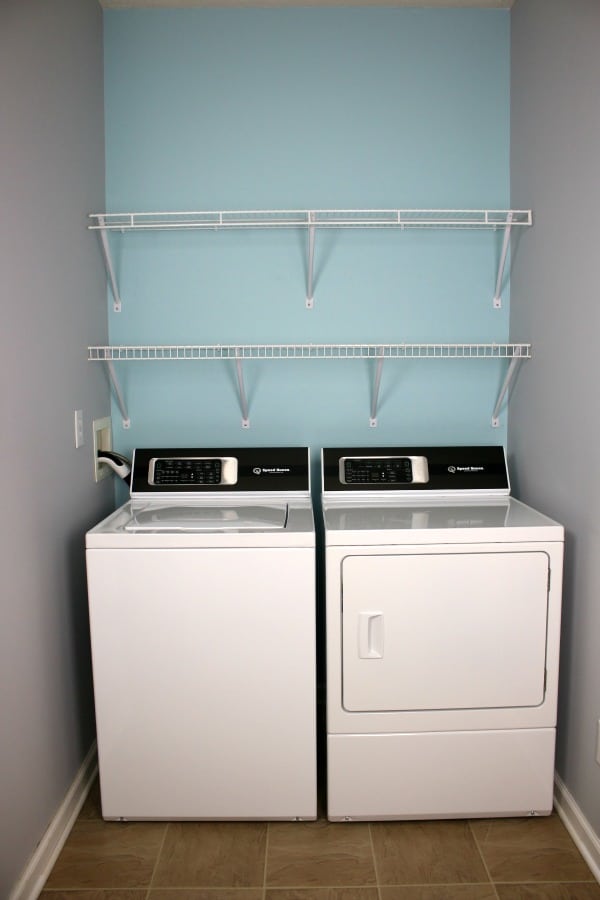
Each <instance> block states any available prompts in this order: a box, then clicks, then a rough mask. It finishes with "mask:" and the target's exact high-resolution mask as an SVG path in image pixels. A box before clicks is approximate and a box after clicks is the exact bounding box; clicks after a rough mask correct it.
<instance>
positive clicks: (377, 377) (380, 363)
mask: <svg viewBox="0 0 600 900" xmlns="http://www.w3.org/2000/svg"><path fill="white" fill-rule="evenodd" d="M381 352H382V354H383V348H382V349H381ZM382 372H383V355H382V356H378V357H377V368H376V369H375V381H374V382H373V393H372V395H371V416H370V418H369V427H370V428H377V404H378V401H379V388H380V387H381V375H382Z"/></svg>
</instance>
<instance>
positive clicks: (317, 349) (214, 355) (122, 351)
mask: <svg viewBox="0 0 600 900" xmlns="http://www.w3.org/2000/svg"><path fill="white" fill-rule="evenodd" d="M530 357H531V344H496V343H492V344H446V343H444V344H406V343H403V344H170V345H154V344H152V345H151V344H144V345H139V344H138V345H132V344H131V345H119V346H103V347H88V360H89V361H90V362H103V363H105V364H106V368H107V371H108V375H109V378H110V382H111V385H112V388H113V391H114V393H115V397H116V400H117V403H118V405H119V409H120V410H121V415H122V417H123V427H124V428H129V425H130V419H129V414H128V412H127V406H126V404H125V399H124V397H123V392H122V390H121V386H120V384H119V379H118V376H117V373H116V370H115V365H114V364H115V362H148V361H164V360H175V361H178V360H211V359H213V360H214V359H222V360H223V359H224V360H233V361H234V363H235V367H236V377H237V388H238V395H239V401H240V407H241V411H242V427H243V428H249V427H250V418H249V412H248V400H247V396H246V389H245V386H244V372H243V365H244V362H245V361H246V360H265V359H371V360H373V361H374V364H375V374H374V379H373V384H372V389H371V414H370V417H369V425H370V426H371V427H372V428H373V427H375V426H376V425H377V404H378V399H379V388H380V385H381V375H382V370H383V363H384V361H385V360H386V359H502V360H503V359H507V360H509V364H508V368H507V370H506V375H505V377H504V382H503V384H502V387H501V389H500V393H499V394H498V399H497V400H496V405H495V407H494V412H493V414H492V426H493V427H495V428H496V427H498V425H499V420H498V415H499V412H500V408H501V406H502V403H503V401H504V398H505V396H507V394H508V391H509V388H510V385H511V384H512V382H513V381H514V379H515V377H516V374H517V372H518V369H519V366H520V365H521V363H522V361H523V360H524V359H529V358H530Z"/></svg>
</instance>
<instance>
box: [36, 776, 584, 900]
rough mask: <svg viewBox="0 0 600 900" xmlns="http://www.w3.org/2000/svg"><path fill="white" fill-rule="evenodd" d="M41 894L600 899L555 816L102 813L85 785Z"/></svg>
mask: <svg viewBox="0 0 600 900" xmlns="http://www.w3.org/2000/svg"><path fill="white" fill-rule="evenodd" d="M40 900H600V885H599V884H597V883H596V881H595V880H594V878H593V876H592V874H591V872H590V871H589V869H588V867H587V866H586V864H585V862H584V860H583V859H582V857H581V856H580V854H579V852H578V851H577V849H576V847H575V845H574V844H573V842H572V840H571V838H570V837H569V835H568V833H567V832H566V830H565V828H564V826H563V824H562V822H561V821H560V819H559V818H558V816H557V815H552V816H549V817H546V818H539V819H474V820H471V821H462V820H461V821H435V822H378V823H361V822H359V823H349V824H338V823H330V822H327V821H326V819H325V818H321V819H319V820H318V821H316V822H270V823H266V822H169V823H166V822H129V823H117V822H104V821H103V820H102V817H101V813H100V804H99V790H98V786H97V784H96V785H95V786H94V788H93V789H92V791H91V793H90V795H89V797H88V799H87V800H86V803H85V805H84V807H83V809H82V811H81V814H80V816H79V818H78V820H77V822H76V823H75V827H74V828H73V830H72V832H71V834H70V836H69V838H68V839H67V842H66V844H65V846H64V848H63V850H62V853H61V854H60V856H59V858H58V860H57V862H56V864H55V866H54V869H53V870H52V872H51V874H50V877H49V878H48V881H47V883H46V885H45V887H44V890H43V891H42V893H41V895H40Z"/></svg>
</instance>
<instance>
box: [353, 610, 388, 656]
mask: <svg viewBox="0 0 600 900" xmlns="http://www.w3.org/2000/svg"><path fill="white" fill-rule="evenodd" d="M358 656H359V658H360V659H383V613H382V612H360V613H359V614H358Z"/></svg>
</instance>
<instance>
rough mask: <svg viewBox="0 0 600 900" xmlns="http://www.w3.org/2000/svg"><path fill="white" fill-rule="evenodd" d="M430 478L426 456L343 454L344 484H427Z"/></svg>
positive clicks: (341, 462) (341, 465)
mask: <svg viewBox="0 0 600 900" xmlns="http://www.w3.org/2000/svg"><path fill="white" fill-rule="evenodd" d="M428 480H429V473H428V470H427V459H426V458H425V457H424V456H343V457H342V458H341V459H340V481H341V483H342V484H374V485H381V484H414V483H419V484H425V483H426V482H427V481H428Z"/></svg>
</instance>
